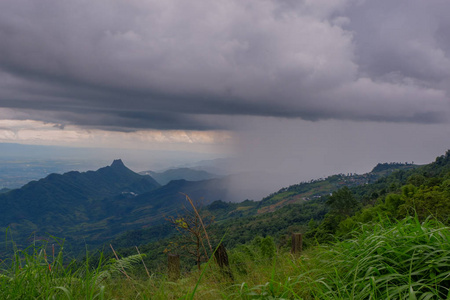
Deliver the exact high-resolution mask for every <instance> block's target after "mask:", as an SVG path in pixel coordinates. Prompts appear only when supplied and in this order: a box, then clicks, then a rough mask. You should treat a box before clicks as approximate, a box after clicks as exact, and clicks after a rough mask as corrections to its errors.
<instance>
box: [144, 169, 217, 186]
mask: <svg viewBox="0 0 450 300" xmlns="http://www.w3.org/2000/svg"><path fill="white" fill-rule="evenodd" d="M139 174H141V175H150V176H151V177H153V178H154V179H155V180H156V181H157V182H158V183H159V184H161V185H166V184H168V183H169V182H170V181H172V180H180V179H183V180H187V181H201V180H208V179H214V178H219V177H220V176H218V175H215V174H212V173H209V172H206V171H203V170H194V169H191V168H176V169H169V170H166V171H164V172H153V171H143V172H139Z"/></svg>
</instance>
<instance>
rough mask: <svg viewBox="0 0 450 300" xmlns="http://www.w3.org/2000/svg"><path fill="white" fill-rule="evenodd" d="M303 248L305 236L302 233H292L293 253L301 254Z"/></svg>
mask: <svg viewBox="0 0 450 300" xmlns="http://www.w3.org/2000/svg"><path fill="white" fill-rule="evenodd" d="M302 250H303V237H302V234H301V233H293V234H292V249H291V253H292V254H300V253H301V252H302Z"/></svg>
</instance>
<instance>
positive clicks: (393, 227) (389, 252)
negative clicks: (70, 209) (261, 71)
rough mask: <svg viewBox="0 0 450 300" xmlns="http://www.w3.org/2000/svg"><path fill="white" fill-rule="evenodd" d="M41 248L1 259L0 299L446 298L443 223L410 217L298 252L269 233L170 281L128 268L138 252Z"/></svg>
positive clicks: (447, 255)
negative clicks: (112, 255)
mask: <svg viewBox="0 0 450 300" xmlns="http://www.w3.org/2000/svg"><path fill="white" fill-rule="evenodd" d="M47 248H48V247H47ZM47 248H46V247H44V246H43V247H39V248H33V247H30V248H29V249H25V250H23V251H19V250H15V254H14V257H13V258H12V259H11V260H9V261H3V262H1V263H0V299H449V294H450V293H449V289H450V229H449V228H448V227H446V226H444V225H442V224H441V223H439V222H436V221H433V220H427V221H425V222H423V223H421V222H419V221H418V219H417V218H407V219H404V220H402V221H399V222H397V221H390V220H382V221H380V222H379V223H375V224H369V225H367V224H366V225H361V226H360V228H359V229H358V230H357V231H355V232H353V237H352V238H351V239H347V240H344V241H337V242H335V243H333V244H330V245H323V246H318V247H315V248H312V249H308V250H307V251H305V252H304V253H303V254H302V255H301V256H293V255H291V254H290V253H288V252H287V250H286V251H284V250H280V249H278V250H277V249H275V248H274V244H273V240H271V239H270V238H264V239H261V238H260V239H255V241H253V242H252V243H250V244H247V245H243V246H240V247H237V248H235V249H232V250H230V251H229V258H230V263H231V272H232V273H233V276H232V277H230V276H229V275H227V273H226V272H222V271H221V270H220V268H219V267H218V266H217V264H215V263H214V261H213V260H210V261H209V262H208V263H207V264H205V265H203V266H202V271H201V272H199V271H198V270H196V268H195V267H193V269H192V271H191V272H190V273H188V274H185V275H184V276H183V278H181V279H179V280H177V281H175V282H172V281H169V280H168V279H167V278H166V277H165V276H157V275H156V274H151V272H149V273H146V274H147V275H145V276H142V274H145V273H144V272H142V270H137V271H136V272H133V270H135V269H136V268H144V266H143V264H142V263H141V262H142V261H141V260H142V256H141V255H140V254H137V255H133V256H130V257H126V258H120V257H118V258H117V259H113V260H104V259H102V257H101V258H100V259H99V260H98V261H99V262H98V263H96V265H95V266H92V264H91V263H90V262H89V258H88V259H86V262H85V264H84V265H83V266H81V267H80V266H79V265H75V264H71V263H69V264H67V263H65V262H64V261H65V260H64V257H63V253H62V251H59V252H58V253H55V254H53V253H51V254H49V253H48V252H52V251H50V250H49V249H47ZM45 249H46V250H47V251H44V250H45ZM96 261H97V260H96ZM137 274H141V275H137ZM160 275H161V274H160Z"/></svg>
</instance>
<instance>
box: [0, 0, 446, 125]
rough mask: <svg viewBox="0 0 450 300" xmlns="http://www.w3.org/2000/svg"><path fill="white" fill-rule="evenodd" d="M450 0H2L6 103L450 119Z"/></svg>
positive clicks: (50, 116) (78, 111) (173, 115)
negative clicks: (449, 16) (449, 0)
mask: <svg viewBox="0 0 450 300" xmlns="http://www.w3.org/2000/svg"><path fill="white" fill-rule="evenodd" d="M449 12H450V3H449V2H448V1H444V0H429V1H420V0H408V1H406V0H402V1H394V2H393V1H388V0H381V1H369V0H366V1H356V0H355V1H352V0H340V1H331V0H322V1H289V0H278V1H277V0H265V1H259V0H258V1H257V0H247V1H241V0H239V1H238V0H227V1H200V0H197V1H190V2H185V1H180V0H167V1H163V2H161V1H139V0H130V1H119V0H114V1H106V0H99V1H87V0H77V1H69V2H68V1H56V0H43V1H39V2H36V1H32V0H14V1H13V0H5V1H1V2H0V41H1V43H0V107H3V108H9V109H13V110H15V111H18V112H20V113H18V115H20V116H21V117H23V118H32V119H35V120H42V121H48V122H56V123H58V124H62V125H61V126H63V125H64V124H76V125H81V126H86V127H92V128H105V129H112V130H123V131H130V130H136V129H141V128H157V129H200V130H204V129H222V128H235V127H236V126H235V125H236V122H235V118H231V117H229V116H249V115H251V116H273V117H278V118H301V119H305V120H321V119H345V120H359V121H383V122H384V121H389V122H417V123H440V122H447V121H448V113H449V102H450V101H449V100H450V99H449V93H450V90H449V86H450V85H449V83H450V38H449V36H450V21H448V17H447V15H448V13H449Z"/></svg>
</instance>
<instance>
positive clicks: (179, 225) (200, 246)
mask: <svg viewBox="0 0 450 300" xmlns="http://www.w3.org/2000/svg"><path fill="white" fill-rule="evenodd" d="M183 195H185V194H183ZM185 196H186V200H187V201H188V202H189V204H190V205H191V206H192V210H191V209H186V208H185V209H184V213H183V214H181V215H178V216H177V217H169V218H168V219H167V220H168V221H169V222H170V223H172V225H173V226H174V227H175V228H176V229H177V230H178V232H180V233H182V234H183V235H185V236H187V237H188V238H189V241H187V244H186V245H185V247H184V248H185V249H186V252H187V253H189V255H190V256H192V257H194V259H195V261H196V263H197V267H198V269H199V270H200V265H201V263H202V262H203V261H205V260H207V259H208V257H209V255H208V250H207V248H206V247H205V240H206V242H207V243H208V248H209V251H210V253H211V254H212V252H213V249H212V246H211V241H210V239H209V236H208V232H207V230H206V229H207V228H209V226H211V225H212V224H213V222H214V217H213V216H211V215H206V214H203V216H202V215H201V214H200V213H199V211H198V210H197V208H196V206H195V205H194V202H193V201H192V200H191V198H189V196H187V195H185Z"/></svg>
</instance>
